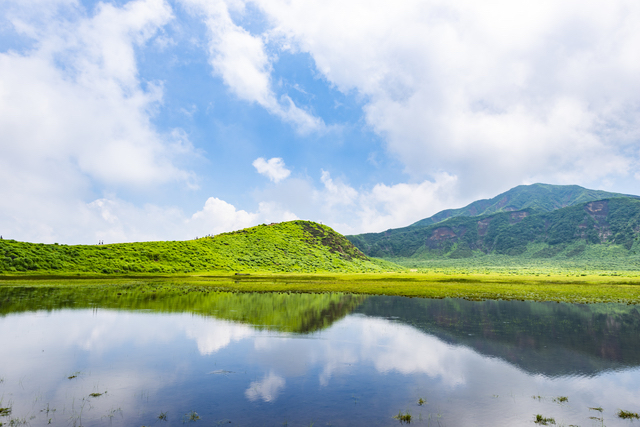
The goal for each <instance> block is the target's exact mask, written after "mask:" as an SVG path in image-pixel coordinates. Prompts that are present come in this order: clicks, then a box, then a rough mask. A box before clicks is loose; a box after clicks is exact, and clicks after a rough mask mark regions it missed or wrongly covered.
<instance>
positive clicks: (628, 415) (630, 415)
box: [618, 409, 640, 420]
mask: <svg viewBox="0 0 640 427" xmlns="http://www.w3.org/2000/svg"><path fill="white" fill-rule="evenodd" d="M618 418H623V419H625V420H633V419H640V415H638V413H637V412H631V411H623V410H622V409H620V410H619V411H618Z"/></svg>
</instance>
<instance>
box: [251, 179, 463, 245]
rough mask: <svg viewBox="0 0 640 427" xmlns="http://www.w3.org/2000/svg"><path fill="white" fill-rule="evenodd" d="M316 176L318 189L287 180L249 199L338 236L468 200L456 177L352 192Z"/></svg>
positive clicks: (337, 182)
mask: <svg viewBox="0 0 640 427" xmlns="http://www.w3.org/2000/svg"><path fill="white" fill-rule="evenodd" d="M320 172H321V175H320V183H321V185H320V186H316V185H315V183H314V182H313V181H312V180H311V179H310V178H308V179H302V178H290V179H288V180H287V181H285V182H283V183H281V184H280V185H278V186H277V187H275V188H269V189H266V190H263V191H260V192H257V193H256V194H255V197H256V198H258V199H260V200H269V201H271V202H272V203H276V204H277V205H278V206H282V207H286V208H287V209H289V210H290V211H292V212H295V213H296V214H297V215H298V216H300V217H302V218H304V219H310V220H314V221H319V222H323V223H325V224H327V225H329V226H331V227H333V228H335V229H336V230H337V231H338V232H340V233H343V234H356V233H364V232H377V231H382V230H386V229H389V228H395V227H403V226H406V225H409V224H411V223H413V222H415V221H418V220H421V219H423V218H426V217H428V216H431V215H433V214H435V213H437V212H439V211H441V210H443V209H448V208H451V207H461V206H462V205H463V204H464V202H470V201H471V200H466V199H465V198H464V197H463V196H461V195H460V185H459V180H458V177H457V176H454V175H449V174H446V173H441V174H438V175H436V177H435V179H433V180H428V179H427V180H422V181H419V182H416V183H398V184H393V185H387V184H383V183H378V184H375V185H374V186H372V187H370V188H366V187H365V188H360V189H356V188H354V187H353V186H351V185H350V184H349V183H348V182H345V181H344V180H343V179H341V178H333V177H332V176H331V174H330V173H329V172H328V171H325V170H321V171H320ZM461 201H462V202H461ZM458 205H459V206H458Z"/></svg>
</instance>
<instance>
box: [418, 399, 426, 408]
mask: <svg viewBox="0 0 640 427" xmlns="http://www.w3.org/2000/svg"><path fill="white" fill-rule="evenodd" d="M425 403H427V401H426V400H424V399H423V398H420V399H418V405H420V406H422V405H424V404H425Z"/></svg>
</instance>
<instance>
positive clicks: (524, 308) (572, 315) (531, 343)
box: [357, 297, 640, 376]
mask: <svg viewBox="0 0 640 427" xmlns="http://www.w3.org/2000/svg"><path fill="white" fill-rule="evenodd" d="M357 312H360V313H363V314H366V315H369V316H377V317H387V318H393V319H396V320H397V321H400V322H403V323H406V324H410V325H413V326H414V327H416V328H418V329H420V330H422V331H425V332H426V333H429V334H432V335H436V336H438V337H439V338H441V339H443V340H445V341H447V342H450V343H452V344H459V345H464V346H468V347H470V348H472V349H474V350H475V351H477V352H479V353H481V354H484V355H487V356H491V357H498V358H500V359H503V360H506V361H508V362H509V363H512V364H514V365H516V366H518V367H520V368H521V369H523V370H525V371H528V372H530V373H536V374H543V375H547V376H558V375H594V374H597V373H599V372H602V371H606V370H611V369H620V368H624V367H635V366H638V365H640V333H639V332H640V310H639V309H638V307H636V306H626V305H619V304H591V305H580V304H558V303H540V302H533V301H480V302H478V301H465V300H457V299H441V300H432V299H421V298H400V297H370V298H368V299H367V300H366V301H364V302H363V304H362V305H361V306H360V307H359V308H358V309H357Z"/></svg>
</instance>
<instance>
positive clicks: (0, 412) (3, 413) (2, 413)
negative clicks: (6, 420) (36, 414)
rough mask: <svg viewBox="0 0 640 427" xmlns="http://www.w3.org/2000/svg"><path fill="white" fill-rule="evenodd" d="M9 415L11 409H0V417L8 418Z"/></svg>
mask: <svg viewBox="0 0 640 427" xmlns="http://www.w3.org/2000/svg"><path fill="white" fill-rule="evenodd" d="M9 415H11V407H7V408H0V417H8V416H9Z"/></svg>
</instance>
